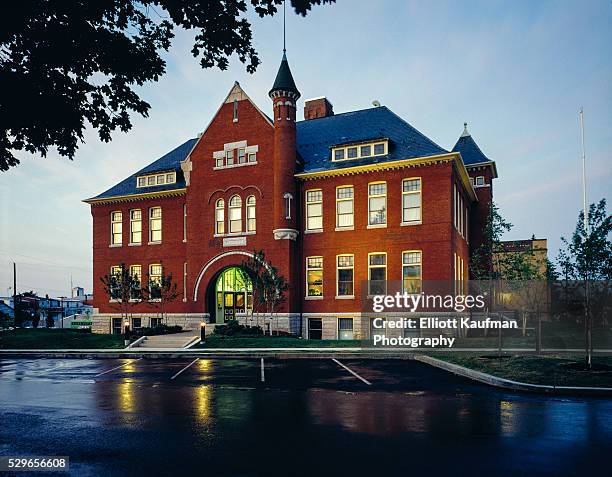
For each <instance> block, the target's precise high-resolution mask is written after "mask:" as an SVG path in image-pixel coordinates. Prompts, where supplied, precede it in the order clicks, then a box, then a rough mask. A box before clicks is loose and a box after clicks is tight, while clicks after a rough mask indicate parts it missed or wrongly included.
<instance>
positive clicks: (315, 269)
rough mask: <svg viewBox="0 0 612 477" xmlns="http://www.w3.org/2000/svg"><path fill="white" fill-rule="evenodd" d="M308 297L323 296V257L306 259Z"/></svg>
mask: <svg viewBox="0 0 612 477" xmlns="http://www.w3.org/2000/svg"><path fill="white" fill-rule="evenodd" d="M306 296H307V297H309V296H311V297H312V296H320V297H322V296H323V257H307V258H306Z"/></svg>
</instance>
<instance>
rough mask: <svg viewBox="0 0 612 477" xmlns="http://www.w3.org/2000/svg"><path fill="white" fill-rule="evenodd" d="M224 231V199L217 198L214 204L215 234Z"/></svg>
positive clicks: (220, 233) (221, 233)
mask: <svg viewBox="0 0 612 477" xmlns="http://www.w3.org/2000/svg"><path fill="white" fill-rule="evenodd" d="M224 233H225V201H224V200H223V199H219V200H218V201H217V202H216V204H215V234H217V235H223V234H224Z"/></svg>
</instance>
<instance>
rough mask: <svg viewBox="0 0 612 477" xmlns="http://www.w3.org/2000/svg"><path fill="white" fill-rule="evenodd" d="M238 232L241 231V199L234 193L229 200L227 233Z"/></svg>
mask: <svg viewBox="0 0 612 477" xmlns="http://www.w3.org/2000/svg"><path fill="white" fill-rule="evenodd" d="M240 232H242V199H241V198H240V196H239V195H235V196H233V197H232V198H231V199H230V201H229V233H230V234H236V233H240Z"/></svg>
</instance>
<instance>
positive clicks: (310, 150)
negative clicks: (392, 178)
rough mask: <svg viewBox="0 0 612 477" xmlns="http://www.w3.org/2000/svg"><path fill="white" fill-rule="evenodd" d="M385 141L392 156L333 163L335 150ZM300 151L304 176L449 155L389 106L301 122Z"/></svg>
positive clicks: (299, 132) (298, 146)
mask: <svg viewBox="0 0 612 477" xmlns="http://www.w3.org/2000/svg"><path fill="white" fill-rule="evenodd" d="M383 138H385V139H388V140H389V153H388V154H387V155H385V156H376V157H370V158H365V159H357V160H345V161H338V162H333V161H332V160H331V147H332V146H337V145H342V144H350V143H357V142H361V141H369V140H376V139H383ZM297 149H298V154H299V155H300V157H301V159H302V170H301V171H300V172H318V171H324V170H330V169H341V168H345V167H353V166H361V165H367V164H376V163H380V162H388V161H396V160H401V159H413V158H417V157H425V156H434V155H437V154H445V153H447V152H448V151H446V150H444V149H443V148H441V147H440V146H438V145H437V144H436V143H435V142H433V141H432V140H431V139H429V138H427V137H426V136H424V135H423V134H421V133H420V132H419V131H417V130H416V129H414V128H413V127H412V126H411V125H410V124H408V123H407V122H406V121H404V120H403V119H402V118H400V117H399V116H397V115H396V114H395V113H394V112H392V111H391V110H390V109H389V108H387V107H386V106H379V107H375V108H368V109H363V110H360V111H352V112H349V113H342V114H336V115H334V116H328V117H325V118H318V119H309V120H306V121H299V122H298V123H297Z"/></svg>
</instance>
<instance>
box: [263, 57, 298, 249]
mask: <svg viewBox="0 0 612 477" xmlns="http://www.w3.org/2000/svg"><path fill="white" fill-rule="evenodd" d="M269 96H270V98H271V99H272V102H273V110H274V200H273V202H274V238H275V239H276V240H282V239H290V240H295V239H296V238H297V235H298V231H297V222H296V212H297V210H296V204H297V201H296V184H295V177H294V174H295V165H296V159H297V148H296V138H295V119H296V103H297V100H298V99H299V97H300V92H299V91H298V89H297V87H296V86H295V81H294V80H293V75H292V74H291V69H289V62H288V61H287V55H286V54H285V51H283V59H282V61H281V64H280V67H279V69H278V73H277V74H276V79H275V80H274V85H273V86H272V89H271V90H270V92H269Z"/></svg>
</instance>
